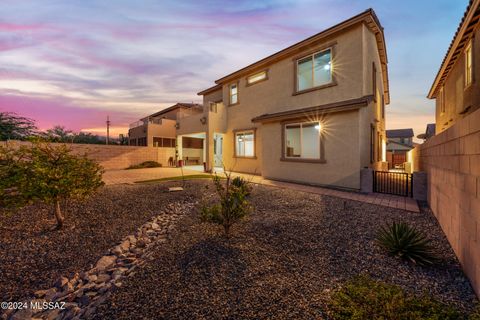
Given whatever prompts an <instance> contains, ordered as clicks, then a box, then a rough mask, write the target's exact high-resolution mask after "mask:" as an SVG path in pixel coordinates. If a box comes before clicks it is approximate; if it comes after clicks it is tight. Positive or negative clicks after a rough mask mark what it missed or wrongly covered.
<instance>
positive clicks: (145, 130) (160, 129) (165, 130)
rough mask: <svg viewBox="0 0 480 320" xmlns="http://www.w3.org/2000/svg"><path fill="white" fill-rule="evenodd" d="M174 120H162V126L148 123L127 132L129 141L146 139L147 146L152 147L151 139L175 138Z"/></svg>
mask: <svg viewBox="0 0 480 320" xmlns="http://www.w3.org/2000/svg"><path fill="white" fill-rule="evenodd" d="M175 124H176V121H175V120H170V119H162V124H156V123H148V124H146V125H142V126H139V127H135V128H132V129H130V130H129V132H128V137H129V139H138V138H143V137H147V146H149V147H152V146H153V137H162V138H175V130H176V129H175Z"/></svg>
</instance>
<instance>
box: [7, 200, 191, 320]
mask: <svg viewBox="0 0 480 320" xmlns="http://www.w3.org/2000/svg"><path fill="white" fill-rule="evenodd" d="M194 206H195V203H172V204H169V205H167V206H166V208H165V209H164V210H163V212H162V213H161V214H159V215H157V216H156V217H155V218H153V219H152V220H151V221H150V222H147V223H145V224H144V225H142V226H141V227H140V228H138V230H137V232H136V233H135V234H134V235H129V236H127V237H125V238H124V239H123V240H122V241H121V242H120V244H118V245H117V246H115V247H113V248H112V249H110V250H109V253H108V254H107V255H104V256H103V257H101V258H100V259H99V260H98V261H97V263H96V265H95V267H94V268H92V269H90V270H88V271H85V272H81V273H75V275H74V276H73V277H72V278H70V279H69V278H67V277H60V278H59V279H58V280H57V281H56V282H55V286H54V287H52V288H50V289H45V290H38V291H36V292H35V297H34V298H32V299H29V301H28V304H29V305H30V303H31V302H33V303H37V304H40V305H41V304H43V303H45V302H53V303H56V304H57V306H61V307H63V309H47V310H42V309H30V308H27V309H23V310H18V311H17V312H15V311H14V310H10V312H6V313H4V314H3V315H2V319H9V320H20V319H22V320H23V319H48V320H61V319H90V318H92V316H93V315H94V313H95V310H96V308H97V307H98V306H99V305H100V304H102V303H103V302H105V301H106V300H107V298H108V297H109V296H110V294H111V292H112V290H114V289H115V288H118V287H121V286H122V279H123V278H125V277H131V276H133V275H134V274H135V270H136V268H137V267H139V266H141V265H143V264H144V263H145V262H146V261H147V260H149V258H150V257H151V255H152V253H151V251H152V250H151V249H152V248H153V247H154V246H155V245H156V244H159V243H162V242H165V241H167V239H168V238H169V235H170V232H171V231H172V230H173V229H174V228H175V223H176V221H177V220H178V219H179V217H180V216H182V215H183V214H185V212H188V211H190V210H192V208H194Z"/></svg>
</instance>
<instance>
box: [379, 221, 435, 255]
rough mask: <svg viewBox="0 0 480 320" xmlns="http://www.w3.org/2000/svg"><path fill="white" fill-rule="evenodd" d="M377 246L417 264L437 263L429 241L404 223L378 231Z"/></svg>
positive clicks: (394, 224) (387, 226)
mask: <svg viewBox="0 0 480 320" xmlns="http://www.w3.org/2000/svg"><path fill="white" fill-rule="evenodd" d="M377 242H378V244H379V245H380V246H381V247H383V248H384V249H385V250H387V252H388V253H389V254H391V255H394V256H398V257H400V258H402V259H405V260H408V261H411V262H413V263H417V264H420V265H431V264H434V263H436V262H437V261H438V258H437V257H436V255H435V254H434V248H433V246H432V245H431V243H430V240H429V239H427V237H426V236H425V235H424V234H423V233H422V232H420V231H418V230H417V229H416V228H414V227H410V226H409V225H408V224H406V223H404V222H399V223H397V222H394V223H392V224H390V225H386V226H384V227H382V228H381V229H380V231H379V232H378V235H377Z"/></svg>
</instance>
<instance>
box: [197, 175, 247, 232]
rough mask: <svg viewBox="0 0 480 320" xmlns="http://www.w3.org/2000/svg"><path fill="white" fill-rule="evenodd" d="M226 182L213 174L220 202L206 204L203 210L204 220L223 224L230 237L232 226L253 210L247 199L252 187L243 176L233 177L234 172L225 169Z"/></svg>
mask: <svg viewBox="0 0 480 320" xmlns="http://www.w3.org/2000/svg"><path fill="white" fill-rule="evenodd" d="M225 177H226V180H225V183H223V181H222V179H220V177H219V176H218V175H214V176H213V184H214V186H215V190H216V192H217V195H218V196H219V198H220V202H218V203H215V204H213V205H204V206H203V207H202V211H201V217H202V220H203V221H206V222H212V223H217V224H220V225H222V226H223V229H224V231H225V235H226V236H227V237H229V235H230V228H231V227H232V225H233V224H234V223H236V222H237V221H239V220H241V219H242V218H243V217H245V216H246V215H247V214H249V213H250V211H251V206H250V204H249V202H248V200H247V197H248V195H249V194H250V191H251V187H250V185H249V182H248V181H246V180H245V179H243V178H240V177H236V178H233V179H232V174H231V173H228V172H226V171H225Z"/></svg>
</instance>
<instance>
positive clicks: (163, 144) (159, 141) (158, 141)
mask: <svg viewBox="0 0 480 320" xmlns="http://www.w3.org/2000/svg"><path fill="white" fill-rule="evenodd" d="M153 146H154V147H159V148H175V138H160V137H153Z"/></svg>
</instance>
